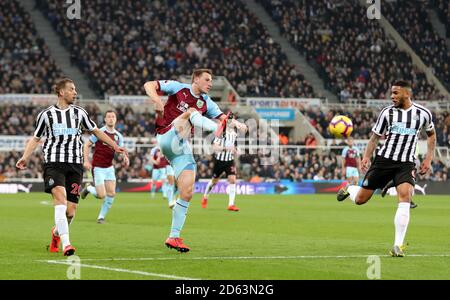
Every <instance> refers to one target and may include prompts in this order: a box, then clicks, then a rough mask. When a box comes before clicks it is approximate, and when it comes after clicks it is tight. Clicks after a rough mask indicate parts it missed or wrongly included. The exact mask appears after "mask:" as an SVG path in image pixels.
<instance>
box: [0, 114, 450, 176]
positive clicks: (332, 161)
mask: <svg viewBox="0 0 450 300" xmlns="http://www.w3.org/2000/svg"><path fill="white" fill-rule="evenodd" d="M42 108H43V107H42V106H31V105H28V106H26V105H0V117H1V118H2V119H3V120H7V122H3V123H0V132H2V133H3V134H4V135H25V136H30V135H31V134H32V133H33V131H34V118H35V116H36V115H37V113H38V112H39V111H40V110H41V109H42ZM85 108H86V109H87V110H88V112H89V114H90V115H91V118H92V119H93V120H94V121H95V122H96V123H97V124H98V125H99V126H103V117H104V116H103V114H102V113H101V112H100V110H99V108H98V107H97V106H96V105H86V106H85ZM115 111H116V112H117V115H118V118H117V120H118V122H117V125H116V127H117V129H118V130H119V131H120V132H122V133H123V135H124V136H125V137H144V138H149V137H153V136H154V124H153V123H154V115H153V114H151V113H148V112H144V113H142V114H141V113H140V114H137V113H135V112H134V110H133V107H132V106H117V107H115ZM302 112H303V113H304V114H305V116H307V118H308V119H309V121H310V122H311V124H313V126H314V127H315V128H316V129H317V130H318V131H319V132H320V133H321V134H322V135H323V136H324V137H325V138H331V137H330V136H329V135H328V132H327V130H326V127H327V125H328V123H329V121H330V119H331V118H332V117H333V116H334V115H336V114H343V113H347V112H348V111H343V110H339V109H331V110H329V111H328V112H327V113H323V112H322V111H320V110H314V109H308V110H302ZM351 114H352V120H353V122H354V131H353V133H352V136H353V137H354V138H355V139H367V138H369V136H370V132H371V129H372V126H373V123H374V121H375V119H376V117H377V115H378V111H376V110H370V109H355V110H353V111H352V113H351ZM433 117H434V120H435V126H436V135H437V142H438V146H447V147H448V146H450V143H449V141H450V131H449V129H450V114H449V112H447V111H442V112H441V111H434V112H433ZM9 124H14V126H10V125H9ZM306 139H307V138H305V139H304V140H293V141H291V142H290V144H291V145H293V146H295V145H302V146H305V145H307V144H308V142H307V140H306ZM138 144H139V142H138ZM342 145H343V143H342V141H341V143H340V146H342ZM283 151H284V152H282V153H281V155H280V163H279V164H275V165H273V166H266V167H265V166H262V165H261V164H260V162H261V160H262V159H264V155H262V154H259V155H256V154H255V155H249V154H244V155H242V156H240V157H239V159H240V162H241V163H240V170H239V174H240V176H242V177H245V178H246V179H248V180H250V179H252V178H253V177H259V178H260V179H261V180H278V179H287V180H293V181H301V180H304V179H314V177H315V176H316V178H324V179H341V173H340V168H339V166H340V165H337V157H338V156H339V155H340V150H331V151H327V152H324V153H319V152H318V151H315V150H314V148H312V149H303V150H301V152H300V153H299V154H300V155H298V153H297V152H296V151H295V150H294V148H292V149H290V150H283ZM18 155H19V153H17V152H11V153H6V152H0V178H3V177H29V178H38V177H40V176H42V173H41V171H42V170H41V154H40V153H39V154H38V155H36V156H33V157H32V160H31V163H30V165H29V168H28V169H27V170H26V171H20V172H19V171H18V170H17V169H16V168H15V167H14V165H15V162H16V161H17V159H18ZM211 158H212V157H211V156H210V155H202V156H197V167H198V174H197V175H198V178H210V177H211V175H212V173H211V172H212V169H213V168H212V165H211ZM130 162H131V166H130V167H129V168H128V169H127V170H124V169H121V168H120V160H118V161H117V162H116V165H117V177H118V178H119V179H120V180H122V181H126V180H128V179H129V178H148V177H149V175H150V174H149V172H148V171H146V169H145V165H147V164H148V163H149V148H146V147H142V148H138V149H137V151H135V152H131V153H130ZM434 164H435V167H436V170H438V171H440V172H438V173H437V172H435V173H434V174H433V175H432V176H431V177H430V178H429V179H430V180H447V177H448V167H446V166H444V165H442V164H441V163H439V162H438V161H436V162H435V163H434ZM336 166H338V168H336ZM319 172H320V173H319Z"/></svg>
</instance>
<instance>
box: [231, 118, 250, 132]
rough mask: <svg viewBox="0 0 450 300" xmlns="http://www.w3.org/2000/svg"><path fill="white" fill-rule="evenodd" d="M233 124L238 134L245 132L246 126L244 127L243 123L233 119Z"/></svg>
mask: <svg viewBox="0 0 450 300" xmlns="http://www.w3.org/2000/svg"><path fill="white" fill-rule="evenodd" d="M233 123H234V126H236V128H237V130H239V131H240V132H242V133H246V132H247V125H245V124H244V123H241V122H238V121H236V120H234V119H233Z"/></svg>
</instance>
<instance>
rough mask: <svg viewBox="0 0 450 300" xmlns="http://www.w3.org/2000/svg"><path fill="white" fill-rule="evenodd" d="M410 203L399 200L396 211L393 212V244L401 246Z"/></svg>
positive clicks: (406, 227)
mask: <svg viewBox="0 0 450 300" xmlns="http://www.w3.org/2000/svg"><path fill="white" fill-rule="evenodd" d="M410 206H411V205H410V204H409V203H408V202H400V203H399V204H398V208H397V212H396V213H395V218H394V225H395V242H394V246H402V245H403V242H404V240H405V236H406V230H407V229H408V224H409V210H410Z"/></svg>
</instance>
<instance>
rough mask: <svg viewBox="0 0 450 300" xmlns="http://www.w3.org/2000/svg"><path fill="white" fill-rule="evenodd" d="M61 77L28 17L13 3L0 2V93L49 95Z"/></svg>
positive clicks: (18, 5) (15, 2) (16, 2)
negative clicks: (56, 80)
mask: <svg viewBox="0 0 450 300" xmlns="http://www.w3.org/2000/svg"><path fill="white" fill-rule="evenodd" d="M61 74H62V73H61V70H60V69H59V68H58V67H57V66H56V64H55V62H54V61H53V59H51V58H50V55H49V50H48V47H47V46H46V45H45V42H44V40H43V39H42V38H41V37H39V36H38V34H37V32H36V29H35V27H34V24H33V22H32V21H31V17H30V15H29V14H28V13H27V12H25V10H24V9H23V7H22V6H21V5H20V4H19V2H18V1H16V0H8V1H0V94H2V93H37V94H39V93H40V94H48V93H51V92H52V85H53V84H54V82H55V79H57V78H59V77H61Z"/></svg>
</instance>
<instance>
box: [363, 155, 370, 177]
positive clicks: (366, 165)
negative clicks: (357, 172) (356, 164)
mask: <svg viewBox="0 0 450 300" xmlns="http://www.w3.org/2000/svg"><path fill="white" fill-rule="evenodd" d="M369 167H370V159H368V158H367V157H364V158H363V159H362V160H361V171H363V172H364V173H365V172H367V170H369Z"/></svg>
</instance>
